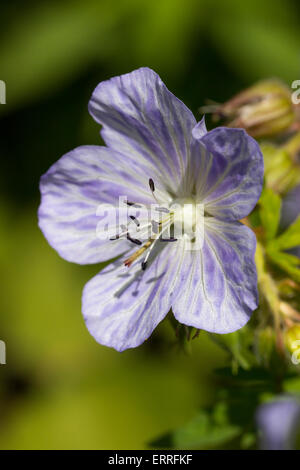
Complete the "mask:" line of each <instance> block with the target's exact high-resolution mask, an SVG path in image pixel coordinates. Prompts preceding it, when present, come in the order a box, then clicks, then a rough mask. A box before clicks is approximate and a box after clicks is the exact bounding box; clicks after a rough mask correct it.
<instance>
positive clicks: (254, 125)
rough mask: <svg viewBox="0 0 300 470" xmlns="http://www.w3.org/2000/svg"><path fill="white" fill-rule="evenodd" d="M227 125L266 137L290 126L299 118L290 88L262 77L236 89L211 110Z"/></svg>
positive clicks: (279, 132)
mask: <svg viewBox="0 0 300 470" xmlns="http://www.w3.org/2000/svg"><path fill="white" fill-rule="evenodd" d="M214 117H215V118H222V117H223V118H225V120H226V124H227V126H229V127H242V128H244V129H246V130H247V132H248V133H249V134H250V135H252V136H253V137H255V138H260V137H270V136H273V135H276V134H281V133H282V132H284V131H286V130H288V129H291V128H292V126H293V124H295V123H296V121H297V119H298V120H299V106H298V107H297V105H295V104H293V102H292V97H291V90H290V89H289V88H288V87H287V86H286V85H285V84H284V83H281V82H280V81H279V80H264V81H261V82H258V83H256V84H255V85H253V86H252V87H250V88H247V89H246V90H244V91H242V92H240V93H239V94H237V95H236V96H234V97H233V98H232V99H230V100H229V101H227V102H226V103H224V104H223V105H221V106H220V107H219V108H217V109H216V110H215V114H214Z"/></svg>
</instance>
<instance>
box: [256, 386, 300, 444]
mask: <svg viewBox="0 0 300 470" xmlns="http://www.w3.org/2000/svg"><path fill="white" fill-rule="evenodd" d="M256 421H257V425H258V429H259V431H260V432H261V436H260V448H261V449H264V450H293V449H294V448H295V447H294V446H295V443H296V439H297V434H298V436H299V433H300V402H299V400H297V399H296V398H294V397H292V396H288V395H287V396H284V395H283V396H281V397H280V398H279V399H277V400H274V401H272V402H268V403H264V404H262V405H261V406H260V407H259V408H258V410H257V413H256Z"/></svg>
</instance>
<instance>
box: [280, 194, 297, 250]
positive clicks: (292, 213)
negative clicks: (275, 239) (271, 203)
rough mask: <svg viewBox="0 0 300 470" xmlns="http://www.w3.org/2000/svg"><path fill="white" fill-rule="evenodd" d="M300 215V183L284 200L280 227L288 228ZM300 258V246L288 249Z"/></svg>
mask: <svg viewBox="0 0 300 470" xmlns="http://www.w3.org/2000/svg"><path fill="white" fill-rule="evenodd" d="M299 216H300V185H298V186H296V187H295V188H293V189H291V190H290V191H289V192H288V193H287V194H286V196H285V197H284V198H283V200H282V206H281V219H280V229H281V230H282V231H284V230H286V229H287V228H288V227H289V226H290V225H291V224H293V223H294V222H295V221H296V220H297V218H298V217H299ZM288 252H289V253H291V254H293V255H295V256H298V258H300V246H296V247H295V248H292V249H290V250H288Z"/></svg>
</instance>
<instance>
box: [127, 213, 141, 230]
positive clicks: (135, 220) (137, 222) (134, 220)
mask: <svg viewBox="0 0 300 470" xmlns="http://www.w3.org/2000/svg"><path fill="white" fill-rule="evenodd" d="M129 218H130V219H131V220H133V222H134V223H135V225H136V226H137V227H139V226H140V225H141V224H140V223H139V221H138V220H137V218H136V217H135V216H134V215H130V216H129Z"/></svg>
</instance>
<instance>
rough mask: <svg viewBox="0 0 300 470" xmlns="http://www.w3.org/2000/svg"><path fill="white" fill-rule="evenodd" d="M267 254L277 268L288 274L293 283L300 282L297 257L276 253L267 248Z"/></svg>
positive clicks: (274, 250)
mask: <svg viewBox="0 0 300 470" xmlns="http://www.w3.org/2000/svg"><path fill="white" fill-rule="evenodd" d="M267 253H268V256H269V257H270V258H271V260H272V261H273V262H274V263H275V264H277V266H279V267H280V268H281V269H283V270H284V271H286V272H287V273H289V274H290V276H291V277H292V278H293V279H294V280H295V281H298V282H300V259H299V258H298V257H297V256H294V255H291V254H289V253H283V252H282V251H277V250H276V249H273V247H271V248H270V247H267Z"/></svg>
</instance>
